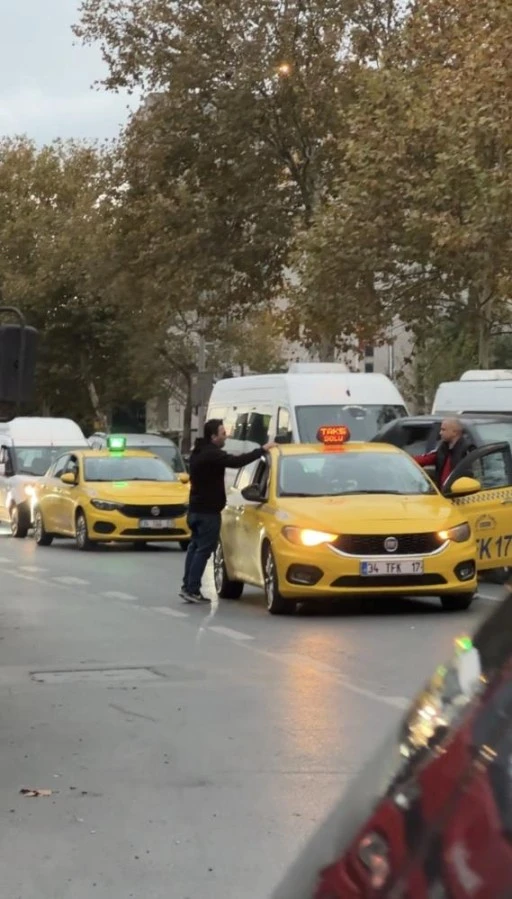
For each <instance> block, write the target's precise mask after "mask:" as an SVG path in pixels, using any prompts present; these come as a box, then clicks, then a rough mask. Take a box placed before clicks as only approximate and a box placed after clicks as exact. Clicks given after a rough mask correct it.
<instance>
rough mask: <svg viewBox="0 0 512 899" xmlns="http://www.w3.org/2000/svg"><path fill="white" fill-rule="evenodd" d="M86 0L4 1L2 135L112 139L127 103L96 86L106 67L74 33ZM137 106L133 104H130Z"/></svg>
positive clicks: (0, 3) (0, 6)
mask: <svg viewBox="0 0 512 899" xmlns="http://www.w3.org/2000/svg"><path fill="white" fill-rule="evenodd" d="M79 5H80V0H0V137H2V136H12V135H19V134H26V135H28V136H29V137H31V138H33V139H34V140H36V141H37V143H38V144H43V143H47V142H50V141H52V140H54V139H55V138H85V139H89V140H94V139H99V140H103V139H108V138H113V137H116V136H117V134H118V133H119V130H120V127H121V126H122V125H123V123H124V122H125V121H126V118H127V115H128V112H127V105H128V103H129V99H128V98H127V97H126V96H120V95H116V94H112V93H107V92H106V91H104V90H103V89H100V90H98V89H95V88H93V87H92V85H93V82H95V81H96V80H99V79H101V78H102V77H103V75H104V73H105V66H104V63H103V61H102V59H101V54H100V52H99V49H98V48H90V47H82V46H81V45H79V44H78V43H77V41H76V38H75V36H74V35H73V33H72V31H71V25H72V24H74V23H76V21H77V20H78V8H79ZM132 103H133V100H132Z"/></svg>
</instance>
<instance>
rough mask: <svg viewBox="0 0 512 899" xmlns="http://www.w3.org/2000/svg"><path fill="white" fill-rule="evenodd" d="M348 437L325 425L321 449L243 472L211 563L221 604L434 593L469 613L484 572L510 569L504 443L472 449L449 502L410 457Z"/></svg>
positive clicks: (277, 455) (281, 456)
mask: <svg viewBox="0 0 512 899" xmlns="http://www.w3.org/2000/svg"><path fill="white" fill-rule="evenodd" d="M349 436H350V435H349V433H348V431H347V429H346V428H344V427H341V426H340V427H338V428H332V427H331V428H329V427H326V428H323V429H320V432H319V441H320V442H319V443H317V444H313V445H308V446H301V445H291V444H290V445H284V446H280V447H277V448H276V449H274V450H272V451H271V453H269V454H268V455H267V456H266V457H265V458H262V459H261V461H259V462H255V463H253V464H252V465H250V466H248V467H247V468H245V469H242V471H240V472H239V474H238V477H237V479H236V481H235V484H234V486H233V487H232V488H231V489H230V491H229V494H228V504H227V507H226V509H225V510H224V513H223V520H222V530H221V538H220V542H219V545H218V547H217V552H216V555H215V581H216V588H217V592H218V593H219V595H220V596H221V597H224V598H226V599H238V598H239V597H240V596H241V594H242V591H243V587H244V584H253V585H256V586H258V587H262V588H263V589H264V591H265V595H266V601H267V606H268V610H269V611H270V612H271V613H273V614H283V613H287V612H291V611H293V609H294V608H295V606H296V604H297V603H299V602H303V601H305V600H310V599H314V598H328V597H331V598H333V597H337V596H343V595H347V594H352V595H379V594H380V595H382V596H385V595H389V594H399V595H413V596H414V595H415V596H432V595H434V596H439V597H440V599H441V603H442V606H443V608H444V609H447V610H462V609H467V608H468V607H469V605H470V603H471V601H472V599H473V597H474V595H475V593H476V589H477V572H478V570H480V569H481V568H491V567H498V566H499V565H500V564H507V561H506V557H507V555H508V552H509V549H508V548H509V547H511V545H512V520H511V518H510V512H509V509H510V505H508V506H507V505H506V503H507V502H508V503H510V502H511V501H512V479H511V478H512V465H511V461H512V460H511V457H510V449H509V448H508V446H505V445H499V446H495V447H484V448H481V449H479V450H475V451H474V452H473V453H472V454H471V456H470V457H468V458H467V459H466V460H464V463H461V466H460V467H459V468H458V469H455V471H454V472H453V473H452V475H451V477H450V482H449V484H447V486H446V489H445V490H444V491H443V493H444V495H443V494H441V493H440V492H439V490H438V489H437V488H436V487H435V486H434V484H433V483H432V481H431V480H430V479H429V478H428V477H427V476H426V475H425V473H424V472H423V471H422V469H421V468H420V467H419V465H417V464H416V462H414V460H413V459H412V458H411V457H410V456H408V455H407V454H406V453H405V452H403V451H402V450H399V449H396V448H395V447H392V446H389V445H384V444H377V443H366V444H364V443H355V442H354V443H352V442H350V440H349ZM347 441H348V442H347ZM468 471H469V472H470V473H473V474H475V478H473V477H467V473H468ZM485 472H488V481H486V482H485V483H480V481H478V480H476V475H480V474H481V473H483V474H482V477H483V476H484V475H485ZM498 476H499V477H498ZM486 477H487V476H486ZM497 478H498V481H499V482H500V484H502V487H501V488H500V489H496V484H497V483H498V481H497ZM500 478H501V480H500ZM505 494H506V495H505ZM507 497H508V500H507ZM487 547H495V548H496V552H495V553H494V556H493V553H492V552H491V551H490V549H487ZM484 548H485V549H486V551H485V552H484Z"/></svg>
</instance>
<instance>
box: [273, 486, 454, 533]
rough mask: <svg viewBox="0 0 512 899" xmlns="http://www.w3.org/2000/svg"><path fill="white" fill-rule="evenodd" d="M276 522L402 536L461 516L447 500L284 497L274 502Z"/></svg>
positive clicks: (393, 497)
mask: <svg viewBox="0 0 512 899" xmlns="http://www.w3.org/2000/svg"><path fill="white" fill-rule="evenodd" d="M278 502H279V510H280V513H281V514H280V518H281V519H282V520H284V518H285V517H286V519H290V521H291V520H292V519H293V520H294V521H295V522H296V523H299V522H300V525H301V526H302V527H315V528H321V529H322V530H325V529H326V528H328V529H329V530H331V529H332V530H333V531H340V530H345V531H346V530H347V529H348V528H349V529H350V531H351V532H352V533H357V534H374V533H375V532H377V533H378V532H380V531H382V532H387V531H389V529H390V528H392V529H393V532H394V533H397V534H400V533H402V534H405V533H409V532H410V531H411V530H414V531H420V532H424V531H430V530H433V531H436V530H439V529H441V528H445V527H447V526H450V527H452V526H453V525H455V524H459V523H460V522H461V521H462V520H463V513H461V512H460V511H459V510H458V509H456V507H454V506H453V505H452V503H451V502H450V501H449V500H446V499H444V498H443V497H442V496H439V495H438V494H436V495H435V496H394V495H386V494H379V495H375V494H372V495H366V496H365V495H359V496H357V495H356V496H330V497H318V498H317V497H313V498H311V499H309V498H308V497H300V498H299V497H286V498H284V497H283V498H282V499H279V500H278Z"/></svg>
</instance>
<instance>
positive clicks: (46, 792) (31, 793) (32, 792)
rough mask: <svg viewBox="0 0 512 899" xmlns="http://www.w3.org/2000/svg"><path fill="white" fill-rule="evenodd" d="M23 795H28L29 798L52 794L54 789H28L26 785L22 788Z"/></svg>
mask: <svg viewBox="0 0 512 899" xmlns="http://www.w3.org/2000/svg"><path fill="white" fill-rule="evenodd" d="M20 793H21V795H22V796H26V798H27V799H36V798H37V797H38V796H52V794H53V791H52V790H28V789H27V788H26V787H24V788H23V789H22V790H20Z"/></svg>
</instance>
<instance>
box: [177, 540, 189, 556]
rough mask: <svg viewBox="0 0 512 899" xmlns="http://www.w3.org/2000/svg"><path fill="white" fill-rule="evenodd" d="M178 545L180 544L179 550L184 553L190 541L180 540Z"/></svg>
mask: <svg viewBox="0 0 512 899" xmlns="http://www.w3.org/2000/svg"><path fill="white" fill-rule="evenodd" d="M179 544H180V549H181V550H183V552H184V553H186V551H187V549H188V548H189V546H190V540H180V541H179Z"/></svg>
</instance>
